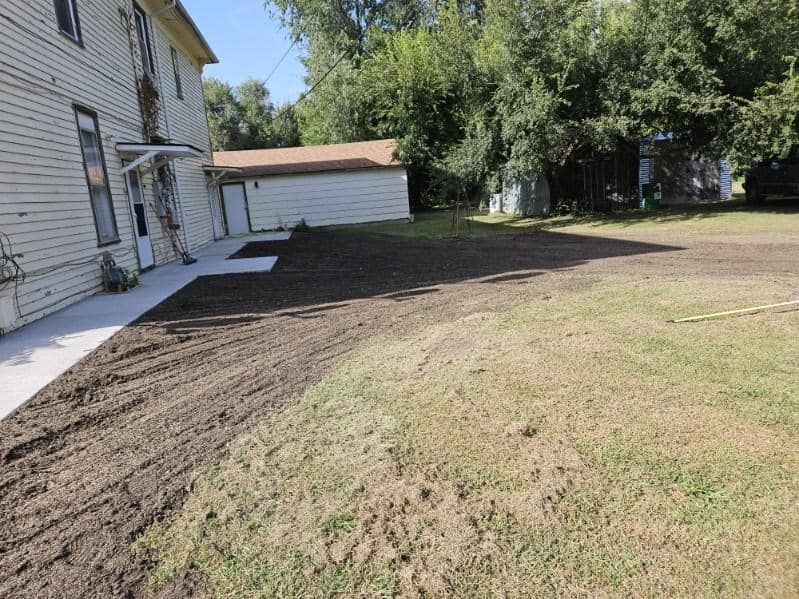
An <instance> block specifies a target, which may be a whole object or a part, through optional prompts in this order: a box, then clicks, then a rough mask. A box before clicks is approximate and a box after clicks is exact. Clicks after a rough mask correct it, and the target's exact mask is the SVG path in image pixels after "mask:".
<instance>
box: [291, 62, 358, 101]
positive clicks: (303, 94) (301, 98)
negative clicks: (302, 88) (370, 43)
mask: <svg viewBox="0 0 799 599" xmlns="http://www.w3.org/2000/svg"><path fill="white" fill-rule="evenodd" d="M351 52H352V48H350V49H348V50H345V51H344V54H342V55H341V56H339V57H338V60H336V62H334V63H333V66H332V67H330V68H329V69H328V70H327V72H326V73H325V74H324V75H322V76H321V77H320V78H319V80H318V81H317V82H316V83H314V84H313V85H312V86H311V89H309V90H308V91H307V92H303V93H302V95H300V97H299V99H298V100H297V101H296V102H294V106H297V105H298V104H299V103H300V102H302V101H303V100H304V99H305V98H307V97H308V96H310V95H311V94H312V93H313V90H315V89H316V88H317V87H319V85H320V84H321V83H322V82H323V81H324V80H325V79H327V76H328V75H330V73H332V72H333V69H335V68H336V67H337V66H338V65H339V63H340V62H341V61H342V60H344V59H345V58H346V57H347V55H348V54H349V53H351Z"/></svg>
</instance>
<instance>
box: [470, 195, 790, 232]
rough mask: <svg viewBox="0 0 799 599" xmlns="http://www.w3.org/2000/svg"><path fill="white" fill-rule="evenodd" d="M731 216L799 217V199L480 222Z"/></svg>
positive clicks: (628, 222)
mask: <svg viewBox="0 0 799 599" xmlns="http://www.w3.org/2000/svg"><path fill="white" fill-rule="evenodd" d="M728 214H742V215H745V214H774V215H778V214H785V215H788V214H799V199H795V198H783V199H777V200H767V201H765V202H763V203H761V204H757V205H752V204H746V203H745V202H743V200H741V199H735V200H732V201H726V202H712V203H707V204H686V205H684V206H671V207H664V208H661V209H659V210H656V211H652V212H646V211H643V210H622V211H618V212H593V213H591V214H585V215H577V216H569V217H565V218H558V217H555V218H548V219H547V218H537V217H535V218H530V217H518V218H511V219H509V220H507V221H505V222H500V223H491V222H480V223H479V224H480V226H487V227H499V228H504V229H511V230H514V231H518V230H519V229H520V228H527V229H531V230H552V229H558V228H562V227H571V226H575V225H584V226H597V227H599V226H606V225H616V226H620V227H627V226H632V225H639V224H651V225H662V224H668V223H680V222H688V221H706V220H711V219H714V218H718V217H720V216H724V215H728Z"/></svg>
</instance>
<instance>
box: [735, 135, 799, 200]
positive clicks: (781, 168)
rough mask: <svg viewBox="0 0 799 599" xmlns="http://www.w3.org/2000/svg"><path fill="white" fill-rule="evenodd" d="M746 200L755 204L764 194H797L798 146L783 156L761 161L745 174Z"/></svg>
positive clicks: (798, 185)
mask: <svg viewBox="0 0 799 599" xmlns="http://www.w3.org/2000/svg"><path fill="white" fill-rule="evenodd" d="M744 189H745V190H746V201H747V202H749V203H750V204H755V203H757V202H760V201H762V200H763V199H764V198H765V197H766V196H783V197H784V196H799V146H794V147H793V148H791V150H790V152H788V153H787V154H786V155H785V156H783V157H777V156H775V157H774V158H772V159H771V160H766V161H764V162H761V163H760V164H758V165H757V166H756V167H754V168H753V169H751V170H750V171H749V172H748V173H747V174H746V180H745V182H744Z"/></svg>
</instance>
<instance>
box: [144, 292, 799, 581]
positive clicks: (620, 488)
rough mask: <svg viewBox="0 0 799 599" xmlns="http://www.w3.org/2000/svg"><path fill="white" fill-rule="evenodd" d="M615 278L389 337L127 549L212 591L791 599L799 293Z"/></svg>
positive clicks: (796, 525)
mask: <svg viewBox="0 0 799 599" xmlns="http://www.w3.org/2000/svg"><path fill="white" fill-rule="evenodd" d="M784 295H785V287H784V286H783V285H780V284H777V283H773V284H764V283H762V282H759V283H757V284H755V283H746V282H743V283H742V282H730V283H728V284H720V283H718V282H717V281H716V282H705V281H696V282H692V283H690V284H689V283H669V284H662V285H653V284H651V283H650V282H648V281H644V282H635V281H624V280H616V281H610V282H606V283H603V284H602V285H600V286H598V287H596V288H594V289H592V290H589V291H579V292H563V293H562V294H556V295H555V296H554V297H552V298H550V299H546V300H540V301H537V302H534V303H529V304H526V305H523V306H519V307H517V308H515V309H513V310H511V311H510V312H506V313H490V312H486V313H479V314H475V315H472V316H470V317H468V318H466V319H463V320H460V321H458V322H453V323H444V324H441V325H439V326H435V327H432V328H430V329H428V330H424V331H419V332H418V334H416V335H414V336H412V337H410V338H406V339H402V340H380V341H378V342H375V343H374V345H372V346H371V347H368V348H364V349H363V350H362V351H359V352H358V353H357V354H355V355H353V357H352V358H351V359H350V360H349V361H347V362H346V363H345V364H343V365H342V366H341V367H340V368H339V369H338V370H337V372H336V373H335V374H334V375H333V376H331V377H329V378H328V379H327V380H326V381H325V382H324V383H322V384H320V385H318V386H316V387H314V388H313V389H311V390H310V391H309V392H308V393H307V395H306V397H305V399H304V400H303V402H301V403H300V404H298V405H295V406H293V407H290V408H288V409H287V410H285V411H283V412H281V413H279V414H276V415H274V416H273V417H271V418H269V419H268V420H265V421H264V422H263V423H262V424H261V425H260V426H259V427H258V429H257V430H256V431H254V432H253V433H252V434H251V435H247V436H246V437H244V438H242V439H241V440H240V441H239V442H238V443H237V444H236V446H235V447H234V448H233V449H232V451H231V455H230V457H229V459H227V460H226V461H224V462H223V463H221V464H218V465H216V466H214V467H213V468H211V469H210V470H208V471H206V472H204V473H202V474H201V475H199V476H198V478H197V479H196V481H195V483H194V485H193V488H192V490H191V493H190V495H189V498H188V501H187V503H186V505H185V507H184V510H183V512H182V513H181V514H180V515H179V516H178V517H177V518H176V519H174V520H173V521H171V522H167V523H163V524H160V525H157V526H155V527H154V528H153V529H151V530H150V531H149V533H148V534H147V535H146V537H145V538H144V539H142V540H141V541H140V543H139V545H138V547H139V550H146V551H148V552H150V553H151V555H152V556H153V557H154V558H155V559H157V561H158V569H157V571H156V574H155V576H154V578H153V581H152V589H153V590H154V591H155V590H157V589H158V588H159V587H160V586H161V585H163V584H164V583H165V582H166V581H168V580H170V579H171V578H174V577H175V576H182V575H185V574H186V573H190V572H197V571H199V572H201V573H202V574H203V575H204V576H206V577H207V583H208V589H209V591H210V592H211V593H212V594H214V595H216V596H265V597H266V596H269V597H271V596H291V597H296V596H302V597H317V596H330V595H335V594H346V595H364V596H385V595H397V594H398V595H403V596H415V595H426V596H444V595H452V596H490V595H505V596H511V597H512V596H530V595H539V596H550V595H552V594H566V595H573V596H575V595H576V596H579V595H583V596H585V595H619V594H624V595H636V596H654V595H661V594H669V595H691V596H696V595H703V596H722V595H723V596H729V595H747V596H786V597H788V596H795V595H796V594H797V593H799V535H797V534H796V531H797V530H799V426H798V425H799V344H797V343H796V339H798V338H799V312H786V313H769V314H759V315H754V316H747V317H744V318H736V319H726V320H716V321H708V322H702V323H696V324H689V325H674V324H669V323H667V322H666V320H667V319H668V318H672V317H675V316H682V315H690V314H697V313H702V312H705V311H711V310H712V309H714V308H724V307H727V306H729V307H736V306H741V305H751V304H756V303H768V302H770V301H774V300H782V299H785V298H784Z"/></svg>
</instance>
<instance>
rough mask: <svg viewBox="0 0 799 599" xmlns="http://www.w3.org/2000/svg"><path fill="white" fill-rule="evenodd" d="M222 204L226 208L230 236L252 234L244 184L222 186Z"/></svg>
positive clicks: (226, 220)
mask: <svg viewBox="0 0 799 599" xmlns="http://www.w3.org/2000/svg"><path fill="white" fill-rule="evenodd" d="M222 203H223V205H224V207H225V222H226V223H227V234H228V235H243V234H244V233H249V232H250V219H249V218H248V216H247V192H246V191H245V189H244V183H225V184H224V185H222Z"/></svg>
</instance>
